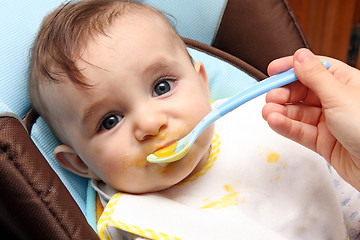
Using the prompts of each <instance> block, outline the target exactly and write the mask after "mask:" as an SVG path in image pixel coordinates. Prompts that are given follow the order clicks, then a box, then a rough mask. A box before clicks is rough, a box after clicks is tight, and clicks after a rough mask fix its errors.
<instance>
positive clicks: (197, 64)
mask: <svg viewBox="0 0 360 240" xmlns="http://www.w3.org/2000/svg"><path fill="white" fill-rule="evenodd" d="M194 68H195V71H196V72H197V73H198V74H199V76H200V78H201V80H202V81H203V82H204V84H205V87H206V90H207V92H208V95H209V97H210V90H209V81H208V77H207V74H206V70H205V66H204V64H203V63H202V62H200V61H196V62H195V63H194Z"/></svg>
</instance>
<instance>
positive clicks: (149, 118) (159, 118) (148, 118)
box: [135, 109, 167, 141]
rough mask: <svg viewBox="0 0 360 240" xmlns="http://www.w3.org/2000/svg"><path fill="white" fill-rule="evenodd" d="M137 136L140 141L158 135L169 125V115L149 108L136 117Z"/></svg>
mask: <svg viewBox="0 0 360 240" xmlns="http://www.w3.org/2000/svg"><path fill="white" fill-rule="evenodd" d="M135 121H136V123H135V137H136V139H138V140H139V141H143V140H146V139H148V138H149V137H152V136H156V135H158V134H159V133H160V132H161V131H162V130H163V129H165V128H166V127H167V116H166V115H165V114H163V113H161V112H158V111H151V109H147V110H146V111H143V114H141V115H140V116H139V115H138V116H137V117H136V119H135Z"/></svg>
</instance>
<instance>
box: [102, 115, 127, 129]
mask: <svg viewBox="0 0 360 240" xmlns="http://www.w3.org/2000/svg"><path fill="white" fill-rule="evenodd" d="M121 119H122V116H120V115H117V114H113V115H109V116H107V117H106V118H105V119H104V120H103V121H102V123H101V126H100V129H102V130H110V129H112V128H113V127H115V126H116V124H118V123H119V122H120V121H121Z"/></svg>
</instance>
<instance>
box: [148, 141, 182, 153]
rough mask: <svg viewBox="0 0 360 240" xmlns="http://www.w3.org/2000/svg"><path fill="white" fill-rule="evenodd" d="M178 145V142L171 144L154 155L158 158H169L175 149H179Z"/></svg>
mask: <svg viewBox="0 0 360 240" xmlns="http://www.w3.org/2000/svg"><path fill="white" fill-rule="evenodd" d="M177 145H178V142H174V143H173V144H171V145H169V146H167V147H165V148H162V149H159V150H157V151H156V152H154V155H155V156H157V157H166V156H169V155H170V154H172V153H173V152H174V151H175V148H176V147H177Z"/></svg>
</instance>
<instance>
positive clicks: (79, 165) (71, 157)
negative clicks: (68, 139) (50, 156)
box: [54, 144, 90, 177]
mask: <svg viewBox="0 0 360 240" xmlns="http://www.w3.org/2000/svg"><path fill="white" fill-rule="evenodd" d="M54 156H55V158H56V160H57V161H58V162H59V163H60V164H61V166H63V168H65V169H67V170H69V171H71V172H73V173H75V174H77V175H79V176H82V177H90V176H89V167H88V166H87V165H86V164H85V163H84V162H83V161H82V160H81V159H80V157H79V156H78V155H77V154H76V152H75V151H74V149H73V148H72V147H70V146H68V145H64V144H63V145H59V146H57V147H56V148H55V150H54Z"/></svg>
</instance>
